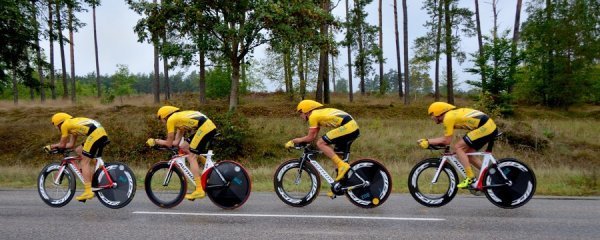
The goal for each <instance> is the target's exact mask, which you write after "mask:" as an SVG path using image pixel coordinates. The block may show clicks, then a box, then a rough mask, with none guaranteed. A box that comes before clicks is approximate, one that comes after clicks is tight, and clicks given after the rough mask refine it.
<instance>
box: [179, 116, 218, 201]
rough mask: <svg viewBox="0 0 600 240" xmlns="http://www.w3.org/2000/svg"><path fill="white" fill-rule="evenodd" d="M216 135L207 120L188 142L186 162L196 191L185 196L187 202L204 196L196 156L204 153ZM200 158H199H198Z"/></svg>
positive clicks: (203, 160)
mask: <svg viewBox="0 0 600 240" xmlns="http://www.w3.org/2000/svg"><path fill="white" fill-rule="evenodd" d="M215 134H216V127H215V125H214V123H213V122H212V121H211V120H209V119H207V120H206V121H205V122H204V123H203V124H202V125H201V126H200V127H198V130H197V131H196V134H194V138H192V140H191V141H190V144H189V151H190V153H189V154H188V161H189V162H190V167H191V170H192V173H193V174H194V182H195V183H196V190H195V191H194V192H192V193H191V194H187V195H186V196H185V198H186V199H188V200H194V199H196V198H203V197H204V196H205V195H206V194H205V193H204V189H202V183H201V178H200V166H199V164H198V154H200V153H202V152H203V151H206V147H207V146H208V143H209V142H210V140H211V139H212V138H213V137H214V136H215ZM200 157H201V156H200ZM200 159H201V160H202V162H203V163H204V162H205V161H206V160H205V159H204V158H203V157H201V158H200Z"/></svg>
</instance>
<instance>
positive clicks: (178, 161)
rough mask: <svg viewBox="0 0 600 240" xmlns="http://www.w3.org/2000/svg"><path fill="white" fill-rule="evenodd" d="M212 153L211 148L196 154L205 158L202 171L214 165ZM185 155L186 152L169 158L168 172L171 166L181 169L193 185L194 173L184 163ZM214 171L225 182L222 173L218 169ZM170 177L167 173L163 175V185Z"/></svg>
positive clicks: (186, 155)
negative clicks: (203, 152)
mask: <svg viewBox="0 0 600 240" xmlns="http://www.w3.org/2000/svg"><path fill="white" fill-rule="evenodd" d="M213 155H214V154H213V151H212V150H208V152H207V153H205V154H198V156H203V157H205V158H206V162H205V163H204V169H203V172H205V171H206V170H208V169H210V168H212V167H214V166H215V164H214V162H213V161H212V156H213ZM187 157H188V154H184V155H178V156H176V157H174V158H172V159H171V160H169V172H171V170H172V168H173V166H177V167H179V169H181V170H182V171H183V173H184V175H185V176H186V177H187V178H188V180H189V182H191V183H192V184H194V186H196V182H195V181H194V174H192V171H191V170H190V169H189V168H188V167H187V166H186V165H185V161H186V159H187ZM216 172H217V174H219V177H220V178H221V180H222V181H223V182H226V181H225V178H224V177H223V175H221V172H219V171H216ZM200 176H202V174H200ZM170 179H171V175H170V174H168V175H167V176H166V177H165V180H164V182H163V185H164V186H166V185H167V184H168V182H169V180H170Z"/></svg>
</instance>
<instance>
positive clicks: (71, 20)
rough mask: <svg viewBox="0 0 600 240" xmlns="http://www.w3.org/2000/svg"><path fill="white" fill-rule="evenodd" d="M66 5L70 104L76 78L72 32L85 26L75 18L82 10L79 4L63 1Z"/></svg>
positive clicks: (73, 0)
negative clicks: (69, 64)
mask: <svg viewBox="0 0 600 240" xmlns="http://www.w3.org/2000/svg"><path fill="white" fill-rule="evenodd" d="M65 1H66V5H67V14H68V16H67V19H68V29H69V53H70V56H71V57H70V60H71V102H73V103H75V100H76V99H75V95H76V93H77V90H76V89H75V85H76V78H75V41H74V39H73V34H74V32H76V31H77V29H79V28H80V27H83V26H85V24H84V23H81V22H79V19H77V18H76V17H75V13H74V11H75V12H81V11H82V10H83V8H81V4H79V2H77V0H65Z"/></svg>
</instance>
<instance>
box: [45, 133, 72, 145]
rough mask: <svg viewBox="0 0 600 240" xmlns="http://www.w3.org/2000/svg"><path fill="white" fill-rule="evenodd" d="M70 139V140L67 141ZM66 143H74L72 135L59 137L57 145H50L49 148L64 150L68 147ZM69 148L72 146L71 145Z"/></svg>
mask: <svg viewBox="0 0 600 240" xmlns="http://www.w3.org/2000/svg"><path fill="white" fill-rule="evenodd" d="M69 138H70V139H69ZM67 142H69V143H70V142H74V140H73V135H67V136H66V137H61V138H60V141H59V142H58V143H57V144H52V145H50V147H51V148H66V147H67V146H68V144H67ZM71 147H73V144H72V143H71Z"/></svg>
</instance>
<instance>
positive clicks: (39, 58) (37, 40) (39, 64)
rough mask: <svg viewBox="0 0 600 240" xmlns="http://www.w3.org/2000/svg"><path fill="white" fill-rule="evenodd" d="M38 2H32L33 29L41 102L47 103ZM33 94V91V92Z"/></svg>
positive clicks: (35, 0) (33, 0) (34, 0)
mask: <svg viewBox="0 0 600 240" xmlns="http://www.w3.org/2000/svg"><path fill="white" fill-rule="evenodd" d="M37 2H38V1H37V0H31V23H32V24H33V29H35V30H34V31H35V53H36V61H35V63H36V66H37V71H38V76H39V82H40V86H41V91H40V100H41V102H42V103H43V102H45V101H46V91H45V90H44V70H43V65H45V62H43V60H42V54H41V50H40V49H41V46H40V30H39V29H40V28H41V27H40V24H39V22H38V21H37V18H38V11H37V9H38V7H37V6H36V3H37ZM32 90H33V88H32ZM32 93H33V91H32ZM32 98H33V94H32Z"/></svg>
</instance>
